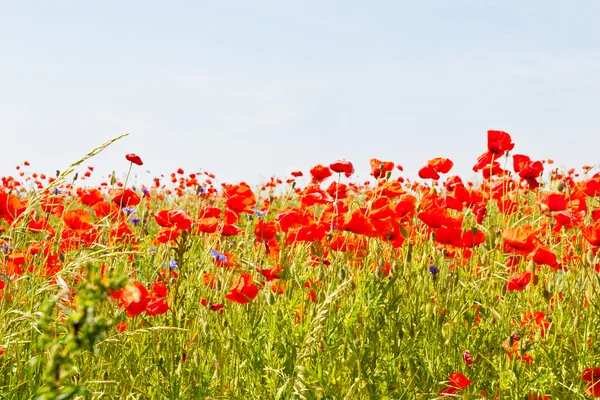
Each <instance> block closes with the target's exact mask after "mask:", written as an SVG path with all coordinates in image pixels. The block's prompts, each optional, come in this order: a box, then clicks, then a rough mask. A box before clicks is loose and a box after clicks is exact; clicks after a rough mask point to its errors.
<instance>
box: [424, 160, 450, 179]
mask: <svg viewBox="0 0 600 400" xmlns="http://www.w3.org/2000/svg"><path fill="white" fill-rule="evenodd" d="M453 166H454V163H453V162H452V161H451V160H450V159H448V158H441V157H437V158H432V159H431V160H429V161H427V165H426V166H424V167H423V168H421V169H420V170H419V177H420V178H421V179H433V180H438V179H440V175H439V174H447V173H448V172H450V170H451V169H452V167H453Z"/></svg>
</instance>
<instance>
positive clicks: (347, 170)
mask: <svg viewBox="0 0 600 400" xmlns="http://www.w3.org/2000/svg"><path fill="white" fill-rule="evenodd" d="M329 168H330V169H331V170H332V171H333V172H337V173H338V174H342V173H343V174H345V175H346V177H348V178H349V177H350V175H352V174H353V173H354V166H353V165H352V163H351V162H350V161H348V160H346V159H342V160H337V161H335V162H332V163H331V164H330V165H329Z"/></svg>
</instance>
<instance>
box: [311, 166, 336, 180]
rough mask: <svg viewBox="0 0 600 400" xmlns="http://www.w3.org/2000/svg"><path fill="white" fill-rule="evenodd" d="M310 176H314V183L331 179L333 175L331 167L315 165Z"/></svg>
mask: <svg viewBox="0 0 600 400" xmlns="http://www.w3.org/2000/svg"><path fill="white" fill-rule="evenodd" d="M310 174H311V175H312V178H313V181H315V182H321V181H324V180H325V179H327V178H329V177H330V176H331V175H332V173H331V170H330V169H329V167H326V166H324V165H323V164H317V165H315V166H314V167H313V168H312V169H311V170H310Z"/></svg>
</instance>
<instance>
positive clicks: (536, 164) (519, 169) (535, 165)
mask: <svg viewBox="0 0 600 400" xmlns="http://www.w3.org/2000/svg"><path fill="white" fill-rule="evenodd" d="M513 167H514V170H515V172H516V173H518V174H519V176H520V177H521V178H523V179H525V180H526V181H527V183H528V184H529V187H530V188H532V189H535V188H537V187H538V186H539V182H538V181H537V178H539V176H540V175H541V174H542V172H544V164H542V162H541V161H531V159H530V158H529V157H528V156H525V155H523V154H515V155H514V156H513Z"/></svg>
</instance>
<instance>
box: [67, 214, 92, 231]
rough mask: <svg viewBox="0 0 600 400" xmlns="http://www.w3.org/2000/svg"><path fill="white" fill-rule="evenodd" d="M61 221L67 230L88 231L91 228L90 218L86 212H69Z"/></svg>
mask: <svg viewBox="0 0 600 400" xmlns="http://www.w3.org/2000/svg"><path fill="white" fill-rule="evenodd" d="M63 221H64V222H65V225H66V226H67V227H68V228H69V229H73V230H89V229H91V228H92V224H90V222H91V221H92V216H91V215H90V213H89V212H87V211H86V210H71V211H68V212H67V213H66V214H65V215H64V216H63Z"/></svg>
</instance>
